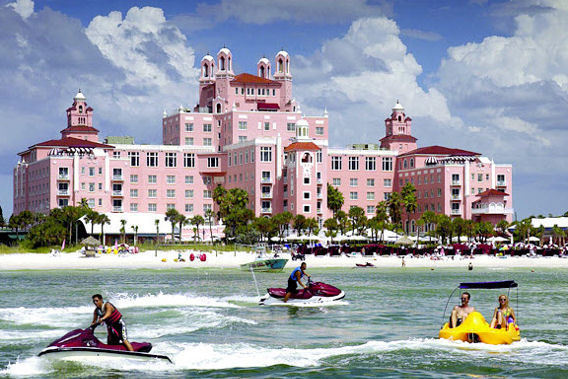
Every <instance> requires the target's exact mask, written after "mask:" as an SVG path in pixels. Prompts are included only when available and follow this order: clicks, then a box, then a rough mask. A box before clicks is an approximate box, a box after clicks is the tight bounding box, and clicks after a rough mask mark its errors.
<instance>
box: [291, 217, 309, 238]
mask: <svg viewBox="0 0 568 379" xmlns="http://www.w3.org/2000/svg"><path fill="white" fill-rule="evenodd" d="M293 224H294V225H293V227H294V229H295V230H296V233H297V234H298V236H300V235H301V234H302V233H303V231H304V229H306V217H305V216H303V215H296V216H295V217H294V222H293Z"/></svg>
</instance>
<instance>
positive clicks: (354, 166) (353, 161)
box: [349, 157, 359, 171]
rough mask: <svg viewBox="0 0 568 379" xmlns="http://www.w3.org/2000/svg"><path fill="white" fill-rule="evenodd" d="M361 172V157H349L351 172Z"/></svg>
mask: <svg viewBox="0 0 568 379" xmlns="http://www.w3.org/2000/svg"><path fill="white" fill-rule="evenodd" d="M357 170H359V157H349V171H357Z"/></svg>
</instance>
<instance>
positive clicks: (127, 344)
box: [120, 320, 134, 351]
mask: <svg viewBox="0 0 568 379" xmlns="http://www.w3.org/2000/svg"><path fill="white" fill-rule="evenodd" d="M120 326H121V328H120V329H122V330H121V331H120V332H121V337H122V338H121V339H122V344H123V345H124V346H125V347H126V349H128V351H134V348H133V347H132V345H131V344H130V342H128V333H127V332H126V324H125V323H124V321H122V320H120Z"/></svg>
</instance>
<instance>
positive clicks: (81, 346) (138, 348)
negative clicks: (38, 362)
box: [38, 327, 172, 363]
mask: <svg viewBox="0 0 568 379" xmlns="http://www.w3.org/2000/svg"><path fill="white" fill-rule="evenodd" d="M131 345H132V348H133V349H134V351H128V350H127V349H126V347H124V346H123V345H107V344H104V343H102V342H101V341H100V340H99V339H98V338H97V337H96V336H95V334H94V328H93V327H89V328H87V329H75V330H72V331H70V332H69V333H67V334H65V335H64V336H63V337H61V338H59V339H57V340H55V341H53V342H52V343H50V344H49V346H48V347H46V348H45V349H43V350H42V351H41V352H40V353H39V354H38V356H40V357H41V356H44V357H47V358H53V359H61V360H67V361H76V362H101V361H105V362H108V361H118V360H124V359H128V360H135V361H160V362H169V363H172V361H171V359H170V358H169V357H167V356H165V355H158V354H150V353H149V352H150V350H152V344H151V343H149V342H131Z"/></svg>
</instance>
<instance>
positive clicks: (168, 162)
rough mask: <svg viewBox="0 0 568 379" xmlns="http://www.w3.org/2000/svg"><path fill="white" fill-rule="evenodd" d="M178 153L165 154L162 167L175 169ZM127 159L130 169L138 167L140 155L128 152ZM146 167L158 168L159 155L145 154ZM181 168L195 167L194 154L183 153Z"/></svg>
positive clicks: (154, 153) (135, 152) (155, 153)
mask: <svg viewBox="0 0 568 379" xmlns="http://www.w3.org/2000/svg"><path fill="white" fill-rule="evenodd" d="M177 158H178V153H165V156H164V165H165V167H177ZM128 159H129V160H130V166H131V167H140V153H139V152H137V151H129V152H128ZM146 166H147V167H158V166H159V155H158V153H157V152H147V153H146ZM183 167H186V168H191V167H195V153H183ZM99 171H100V172H99V174H100V173H102V169H100V168H99Z"/></svg>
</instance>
